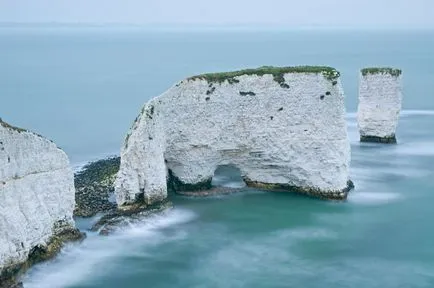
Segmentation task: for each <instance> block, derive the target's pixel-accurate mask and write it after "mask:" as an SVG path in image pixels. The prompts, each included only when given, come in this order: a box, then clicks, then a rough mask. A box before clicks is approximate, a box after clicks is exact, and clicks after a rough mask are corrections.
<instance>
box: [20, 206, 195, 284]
mask: <svg viewBox="0 0 434 288" xmlns="http://www.w3.org/2000/svg"><path fill="white" fill-rule="evenodd" d="M195 218H196V214H195V213H194V212H192V211H190V210H182V209H171V210H168V211H164V212H162V213H159V214H156V215H153V216H151V217H148V218H146V219H144V220H143V222H140V223H136V224H131V225H130V226H128V227H126V228H125V229H122V230H120V231H118V232H115V233H114V234H112V235H110V236H99V235H97V234H95V233H88V237H87V238H86V239H85V240H84V241H83V242H82V243H80V244H69V245H67V246H65V248H64V249H62V251H61V253H60V254H59V255H58V257H56V259H54V260H53V261H50V262H46V263H43V264H40V265H37V266H35V267H34V268H32V269H31V270H30V271H29V273H28V274H27V275H26V277H25V278H24V279H23V283H24V286H25V287H26V288H46V287H50V288H65V287H71V286H74V285H77V284H78V283H82V282H84V281H90V282H91V281H92V279H95V278H96V277H98V276H101V275H107V274H108V273H110V272H111V271H114V270H116V269H120V267H116V265H119V264H116V263H119V262H122V261H114V259H116V258H122V257H144V256H146V250H147V249H149V248H152V247H153V246H157V245H161V244H163V243H166V242H170V241H176V240H179V239H183V238H185V237H186V232H185V231H184V230H183V229H180V228H179V227H177V226H178V225H179V224H183V223H188V222H190V221H192V220H193V219H195ZM168 228H172V229H173V230H174V231H172V233H165V229H168Z"/></svg>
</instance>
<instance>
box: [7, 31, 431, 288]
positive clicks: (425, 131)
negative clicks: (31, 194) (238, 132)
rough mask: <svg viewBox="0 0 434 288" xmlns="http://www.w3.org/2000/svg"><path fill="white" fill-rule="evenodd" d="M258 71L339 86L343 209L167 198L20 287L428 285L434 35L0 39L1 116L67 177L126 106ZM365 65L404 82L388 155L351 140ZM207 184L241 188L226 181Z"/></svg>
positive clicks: (123, 117)
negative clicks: (297, 73)
mask: <svg viewBox="0 0 434 288" xmlns="http://www.w3.org/2000/svg"><path fill="white" fill-rule="evenodd" d="M263 65H275V66H292V65H328V66H333V67H335V68H337V69H338V70H339V71H340V72H341V75H342V77H341V80H342V83H343V86H344V91H345V94H346V107H347V121H348V131H349V136H350V140H351V146H352V166H351V178H352V180H353V181H354V183H355V185H356V189H355V191H353V192H352V193H351V194H350V195H349V199H348V201H347V202H346V203H331V202H325V201H319V200H314V199H308V198H306V197H300V196H296V195H291V194H284V193H283V194H282V193H267V192H261V191H258V190H254V189H245V190H244V191H243V192H241V193H237V194H234V195H230V196H222V197H213V198H207V199H190V198H186V197H181V196H175V195H171V196H170V199H171V200H172V201H173V202H174V206H175V208H174V209H172V210H168V211H166V212H164V213H161V214H159V215H155V216H153V217H152V218H150V219H147V220H146V221H143V223H140V224H134V225H131V226H130V227H126V228H125V229H124V230H123V231H119V232H117V233H116V234H115V235H112V236H109V237H100V236H97V235H95V234H93V233H88V238H87V239H86V240H85V241H84V242H82V243H81V244H71V245H68V246H67V247H66V248H65V249H64V250H63V251H62V253H61V254H60V255H59V257H57V258H56V259H54V260H53V261H51V262H47V263H43V264H41V265H38V266H36V267H34V268H33V269H32V270H31V271H30V273H29V274H27V275H26V277H25V279H24V284H25V287H26V288H36V287H38V288H45V287H47V288H63V287H65V288H102V287H104V288H112V287H113V288H115V287H153V288H154V287H155V288H158V287H207V288H208V287H211V288H212V287H216V288H217V287H218V288H220V287H225V288H226V287H249V288H251V287H255V288H256V287H258V288H260V287H306V288H314V287H315V288H316V287H356V288H359V287H360V288H364V287H379V288H380V287H381V288H384V287H386V288H396V287H416V288H419V287H434V246H433V242H434V230H433V229H432V228H433V225H432V219H433V218H434V210H433V209H432V203H434V129H433V127H434V31H344V30H340V31H331V30H321V31H320V30H259V31H253V30H236V31H229V30H224V31H219V30H188V31H187V30H180V29H178V30H176V31H171V30H170V29H164V30H152V29H140V28H138V27H136V28H128V27H123V28H115V27H93V28H91V29H89V28H86V27H79V26H77V27H57V26H47V27H37V28H32V27H14V26H3V27H2V26H0V117H2V118H3V119H4V120H5V121H8V122H10V123H12V124H14V125H16V126H22V127H25V128H27V129H30V130H34V131H36V132H38V133H40V134H42V135H44V136H46V137H48V138H50V139H52V140H54V141H55V142H56V143H57V144H58V145H59V146H60V147H61V148H62V149H64V150H65V151H66V152H67V153H68V155H69V156H70V159H71V162H72V164H73V165H80V164H81V163H85V162H86V161H89V160H95V159H98V158H100V157H104V156H107V155H111V154H118V153H119V150H120V146H121V143H122V141H123V138H124V136H125V134H126V132H127V130H128V128H129V127H130V125H131V123H132V121H133V120H134V118H135V117H136V116H137V114H138V112H139V111H140V108H141V106H142V105H143V104H144V103H145V102H146V101H147V100H148V99H150V98H151V97H154V96H157V95H159V94H161V93H162V92H164V91H165V90H167V89H168V88H169V87H170V86H172V85H174V84H175V83H176V82H177V81H180V80H182V79H183V78H186V77H188V76H191V75H194V74H200V73H204V72H217V71H227V70H234V69H242V68H248V67H258V66H263ZM365 66H393V67H397V68H401V69H402V70H403V80H404V102H403V109H404V111H403V112H402V113H401V119H400V123H399V127H398V132H397V138H398V142H399V144H398V145H375V144H360V143H359V142H358V131H357V123H356V119H355V113H354V112H355V111H356V108H357V89H358V71H359V70H360V68H362V67H365ZM216 181H218V182H219V183H220V184H223V185H227V186H230V187H240V186H242V183H240V179H239V175H237V171H233V170H224V169H223V170H222V171H220V172H219V175H217V176H216ZM237 181H238V182H237ZM95 220H96V218H93V219H78V220H77V223H78V225H80V227H81V228H82V229H84V230H85V229H86V228H87V227H89V226H90V225H91V223H92V222H93V221H95Z"/></svg>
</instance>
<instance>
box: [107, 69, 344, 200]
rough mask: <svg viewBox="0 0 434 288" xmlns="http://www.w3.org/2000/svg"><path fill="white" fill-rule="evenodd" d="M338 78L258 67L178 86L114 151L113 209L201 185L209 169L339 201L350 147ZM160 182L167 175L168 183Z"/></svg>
mask: <svg viewBox="0 0 434 288" xmlns="http://www.w3.org/2000/svg"><path fill="white" fill-rule="evenodd" d="M344 116H345V107H344V95H343V91H342V86H341V83H340V80H339V73H338V72H337V71H336V70H334V69H332V68H329V67H286V68H275V67H261V68H258V69H249V70H243V71H236V72H229V73H216V74H204V75H199V76H195V77H191V78H188V79H186V80H183V81H181V82H180V83H178V84H176V85H175V86H173V87H172V88H170V89H169V90H168V91H167V92H165V93H163V94H162V95H160V96H159V97H156V98H153V99H151V100H150V101H149V102H148V103H146V104H145V106H144V107H143V109H142V111H141V113H140V115H139V116H138V117H137V118H136V121H135V122H134V124H133V126H132V127H131V130H130V131H129V133H128V135H127V137H126V139H125V144H124V146H123V147H122V151H121V166H120V171H119V173H118V176H117V180H116V185H115V186H116V189H115V191H116V198H117V203H118V205H119V206H120V207H122V206H124V207H128V205H129V204H133V203H135V202H138V201H142V202H145V203H147V204H151V203H154V202H158V201H161V200H163V199H165V198H166V196H167V189H168V187H167V179H166V178H169V184H173V185H174V186H175V188H176V189H185V190H194V189H202V188H203V187H208V186H209V184H210V183H211V179H212V177H213V175H214V171H215V170H216V169H217V167H218V166H219V165H229V164H230V165H234V166H236V167H238V168H239V169H240V171H241V173H242V175H243V178H244V180H245V182H246V183H247V184H248V185H249V186H254V187H260V188H264V189H278V190H288V191H296V192H301V193H305V194H309V195H314V196H318V197H321V198H329V199H344V198H345V197H346V196H347V192H348V188H349V187H348V186H349V182H348V181H349V175H348V171H349V163H350V144H349V140H348V136H347V130H346V123H345V117H344ZM169 174H170V177H168V176H169Z"/></svg>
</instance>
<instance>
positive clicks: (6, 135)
mask: <svg viewBox="0 0 434 288" xmlns="http://www.w3.org/2000/svg"><path fill="white" fill-rule="evenodd" d="M0 200H1V201H0V287H2V288H3V287H9V286H12V285H14V283H15V280H16V277H17V276H18V275H20V274H21V272H23V271H25V270H26V269H27V268H29V267H30V266H31V265H32V264H34V263H37V262H40V261H43V260H46V259H49V258H51V257H53V256H54V255H55V254H56V253H57V252H58V251H59V250H60V248H61V247H62V243H63V242H65V241H70V240H78V239H81V238H82V237H83V235H82V234H81V233H80V232H79V231H78V230H77V229H76V228H75V223H74V220H73V218H72V213H73V210H74V204H75V201H74V177H73V172H72V169H71V168H70V165H69V160H68V157H67V156H66V154H65V153H64V152H63V151H62V150H61V149H59V148H58V147H57V146H56V145H55V144H54V143H53V142H51V141H50V140H47V139H45V138H43V137H41V136H39V135H37V134H35V133H32V132H29V131H27V130H25V129H21V128H17V127H14V126H12V125H10V124H8V123H6V122H4V121H2V120H1V119H0Z"/></svg>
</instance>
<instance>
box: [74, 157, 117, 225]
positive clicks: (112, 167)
mask: <svg viewBox="0 0 434 288" xmlns="http://www.w3.org/2000/svg"><path fill="white" fill-rule="evenodd" d="M119 165H120V157H117V156H116V157H109V158H105V159H101V160H97V161H94V162H91V163H88V164H86V165H85V166H84V167H83V168H82V169H81V170H80V171H78V172H76V173H75V175H74V184H75V201H76V206H75V210H74V216H80V217H91V216H94V215H95V214H97V213H99V212H107V211H112V210H114V209H116V203H115V202H114V201H110V197H111V196H112V195H113V193H114V181H115V179H116V174H117V172H118V171H119Z"/></svg>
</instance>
